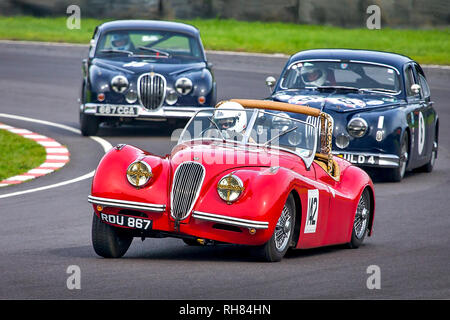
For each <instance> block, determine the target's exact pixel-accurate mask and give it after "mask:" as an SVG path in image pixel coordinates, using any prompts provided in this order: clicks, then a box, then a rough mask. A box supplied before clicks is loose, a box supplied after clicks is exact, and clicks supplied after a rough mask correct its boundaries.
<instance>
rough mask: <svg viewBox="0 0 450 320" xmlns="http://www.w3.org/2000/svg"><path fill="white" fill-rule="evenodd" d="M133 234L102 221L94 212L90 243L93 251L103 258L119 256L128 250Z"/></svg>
mask: <svg viewBox="0 0 450 320" xmlns="http://www.w3.org/2000/svg"><path fill="white" fill-rule="evenodd" d="M132 241H133V236H131V235H130V234H127V233H126V231H124V230H121V229H119V228H115V227H113V226H111V225H109V224H106V223H103V222H102V221H101V220H100V218H99V217H98V216H97V215H96V214H95V213H94V218H93V220H92V245H93V247H94V251H95V253H97V254H98V255H99V256H101V257H104V258H120V257H122V256H123V255H124V254H125V253H126V252H127V250H128V248H129V247H130V245H131V242H132Z"/></svg>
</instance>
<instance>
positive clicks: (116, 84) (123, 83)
mask: <svg viewBox="0 0 450 320" xmlns="http://www.w3.org/2000/svg"><path fill="white" fill-rule="evenodd" d="M111 88H112V89H113V90H114V91H115V92H117V93H123V92H125V90H127V89H128V79H127V78H126V77H124V76H120V75H119V76H115V77H113V78H112V79H111Z"/></svg>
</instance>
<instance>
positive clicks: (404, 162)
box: [386, 133, 409, 182]
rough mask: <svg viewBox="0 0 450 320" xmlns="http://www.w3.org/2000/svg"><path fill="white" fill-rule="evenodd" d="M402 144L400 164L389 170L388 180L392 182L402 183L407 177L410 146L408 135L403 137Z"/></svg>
mask: <svg viewBox="0 0 450 320" xmlns="http://www.w3.org/2000/svg"><path fill="white" fill-rule="evenodd" d="M401 141H402V142H401V144H400V155H399V157H400V163H399V166H398V167H397V168H393V169H388V170H387V172H386V174H387V180H388V181H391V182H400V181H402V179H403V177H404V176H405V172H406V167H407V166H408V158H409V153H408V146H409V139H408V134H407V133H405V134H404V135H403V138H402V140H401Z"/></svg>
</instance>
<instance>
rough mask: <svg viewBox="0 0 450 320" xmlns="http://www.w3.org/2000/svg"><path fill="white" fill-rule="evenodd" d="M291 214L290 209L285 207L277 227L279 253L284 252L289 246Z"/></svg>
mask: <svg viewBox="0 0 450 320" xmlns="http://www.w3.org/2000/svg"><path fill="white" fill-rule="evenodd" d="M291 219H292V217H291V212H290V210H289V208H288V207H286V206H284V208H283V212H281V216H280V218H279V219H278V222H277V225H276V226H275V247H276V248H277V250H278V251H280V252H281V251H284V250H285V249H286V247H287V246H288V242H289V238H290V236H291Z"/></svg>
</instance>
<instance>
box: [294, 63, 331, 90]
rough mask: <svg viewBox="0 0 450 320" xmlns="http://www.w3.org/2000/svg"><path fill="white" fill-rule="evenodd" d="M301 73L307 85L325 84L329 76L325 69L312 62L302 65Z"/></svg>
mask: <svg viewBox="0 0 450 320" xmlns="http://www.w3.org/2000/svg"><path fill="white" fill-rule="evenodd" d="M300 74H301V77H302V80H303V82H304V83H305V85H306V86H314V87H320V86H323V85H324V83H325V81H326V78H327V73H326V71H325V70H323V69H322V68H319V67H317V66H314V65H311V64H305V65H304V66H303V67H302V69H301V71H300Z"/></svg>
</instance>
